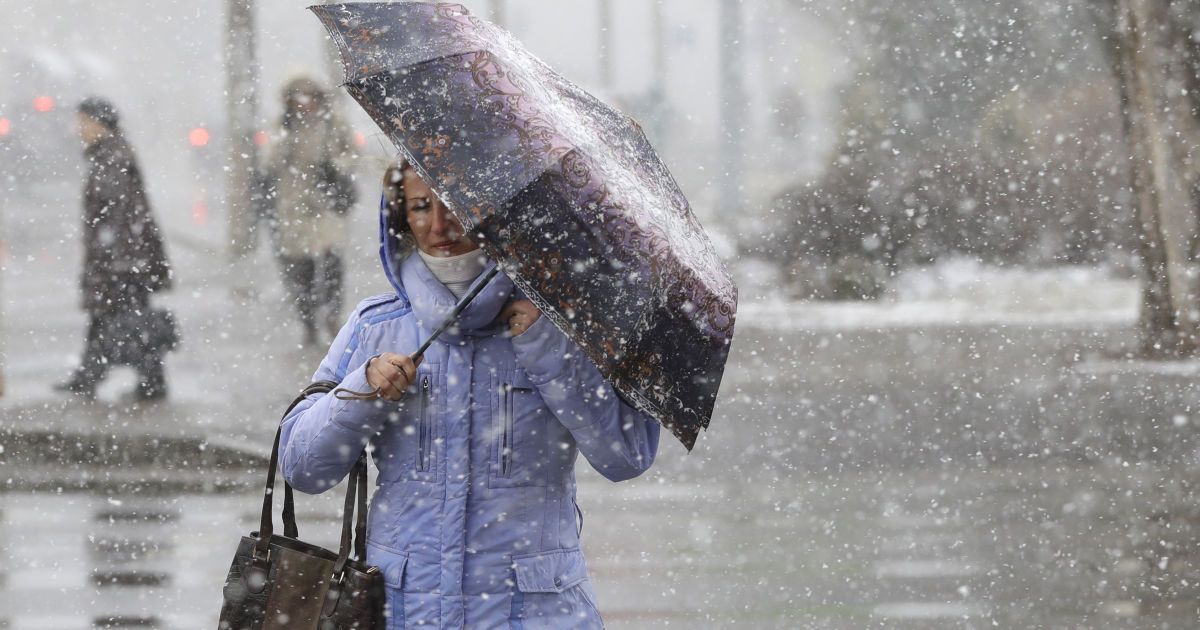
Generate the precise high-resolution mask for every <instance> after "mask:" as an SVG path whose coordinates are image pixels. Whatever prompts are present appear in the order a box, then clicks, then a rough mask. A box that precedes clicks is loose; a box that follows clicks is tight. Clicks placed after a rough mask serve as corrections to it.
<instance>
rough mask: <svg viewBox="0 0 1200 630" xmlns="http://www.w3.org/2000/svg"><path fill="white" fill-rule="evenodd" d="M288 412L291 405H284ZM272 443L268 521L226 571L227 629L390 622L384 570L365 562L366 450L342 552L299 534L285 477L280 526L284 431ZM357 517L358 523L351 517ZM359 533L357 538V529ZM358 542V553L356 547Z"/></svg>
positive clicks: (370, 627) (350, 495)
mask: <svg viewBox="0 0 1200 630" xmlns="http://www.w3.org/2000/svg"><path fill="white" fill-rule="evenodd" d="M334 387H337V384H336V383H333V382H330V381H321V382H318V383H313V384H312V385H309V386H308V387H307V388H306V389H305V390H304V392H303V393H301V394H300V396H299V397H298V398H297V399H296V400H295V401H293V402H292V404H291V405H290V406H289V407H288V412H290V411H291V410H292V408H293V407H295V406H296V405H297V404H298V403H299V402H300V401H301V400H304V398H305V397H307V396H309V395H310V394H314V393H320V392H329V391H330V390H332V389H333V388H334ZM284 417H287V412H285V413H284ZM281 431H282V425H281V428H280V429H277V430H276V431H275V445H274V447H273V448H272V449H271V463H270V467H269V468H268V469H267V486H266V492H265V495H264V496H263V507H262V523H261V524H260V526H259V530H258V531H257V532H251V533H250V535H249V536H244V537H242V540H241V542H240V543H239V544H238V547H237V553H236V554H235V555H234V558H233V564H232V565H231V566H230V567H229V575H228V576H227V577H226V578H225V589H224V598H225V601H224V604H223V605H222V606H221V622H220V626H219V628H221V630H260V629H276V628H290V629H295V630H348V629H351V628H353V629H355V630H374V629H377V628H379V629H381V628H383V623H384V621H383V619H384V615H383V606H384V604H383V602H384V590H383V574H382V573H380V571H379V568H378V567H371V566H367V565H366V564H365V562H364V561H365V559H366V538H367V536H366V535H367V519H366V515H367V457H366V454H365V453H364V454H362V455H359V458H358V462H357V463H355V465H354V469H353V470H352V471H351V473H350V478H349V479H348V480H347V483H346V503H345V509H344V510H343V513H342V543H341V548H340V549H339V550H338V552H337V553H334V552H332V551H329V550H327V549H322V548H321V547H317V546H316V545H311V544H309V543H306V542H303V541H301V540H299V532H298V530H297V528H296V511H295V504H294V502H293V497H292V488H291V486H290V485H289V484H288V483H287V482H286V481H285V482H284V501H283V535H282V536H281V535H279V534H276V533H274V531H273V523H272V511H273V509H274V505H273V503H274V502H273V500H272V495H273V494H274V490H275V470H276V467H277V466H278V465H279V436H280V433H281ZM352 520H353V521H354V528H353V531H352V530H351V521H352ZM352 534H353V545H352V544H351V535H352ZM352 548H353V557H351V551H352Z"/></svg>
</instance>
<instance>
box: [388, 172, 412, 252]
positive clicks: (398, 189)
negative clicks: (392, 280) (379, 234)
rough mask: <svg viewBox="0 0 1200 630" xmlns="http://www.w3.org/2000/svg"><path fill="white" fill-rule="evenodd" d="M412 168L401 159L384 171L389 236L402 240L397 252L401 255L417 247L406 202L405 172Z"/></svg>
mask: <svg viewBox="0 0 1200 630" xmlns="http://www.w3.org/2000/svg"><path fill="white" fill-rule="evenodd" d="M412 170H413V169H412V165H410V164H409V163H408V162H406V161H403V160H401V161H400V162H399V163H397V164H393V165H392V166H389V167H388V168H387V170H386V171H384V172H383V202H384V211H385V212H387V231H388V236H391V237H394V238H395V239H397V240H398V241H399V242H400V246H399V247H398V248H397V249H396V252H397V253H398V254H399V255H400V256H401V257H403V256H407V255H408V253H409V252H410V251H411V250H412V248H414V247H416V241H415V240H414V239H413V235H412V228H410V227H409V225H408V209H407V208H406V207H405V203H404V174H405V173H406V172H411V171H412Z"/></svg>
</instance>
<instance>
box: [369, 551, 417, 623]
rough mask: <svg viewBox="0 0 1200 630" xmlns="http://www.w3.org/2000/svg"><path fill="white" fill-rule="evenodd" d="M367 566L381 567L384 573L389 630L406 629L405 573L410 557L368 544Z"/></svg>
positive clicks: (385, 614) (385, 609)
mask: <svg viewBox="0 0 1200 630" xmlns="http://www.w3.org/2000/svg"><path fill="white" fill-rule="evenodd" d="M367 564H370V565H374V566H377V567H379V571H380V572H382V573H383V585H384V590H385V591H386V592H387V605H386V606H385V607H384V611H383V614H384V618H385V619H386V620H387V626H386V627H387V628H388V630H403V628H404V573H405V571H406V569H407V567H408V556H407V555H406V554H402V553H398V552H395V551H393V550H391V549H388V548H387V547H384V546H382V545H378V544H375V543H371V542H368V543H367Z"/></svg>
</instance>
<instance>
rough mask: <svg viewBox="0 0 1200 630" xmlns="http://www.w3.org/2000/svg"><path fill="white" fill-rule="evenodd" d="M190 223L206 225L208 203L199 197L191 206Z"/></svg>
mask: <svg viewBox="0 0 1200 630" xmlns="http://www.w3.org/2000/svg"><path fill="white" fill-rule="evenodd" d="M192 223H194V224H196V225H205V224H207V223H208V202H207V201H205V200H204V197H199V198H197V199H196V201H195V202H194V203H193V204H192Z"/></svg>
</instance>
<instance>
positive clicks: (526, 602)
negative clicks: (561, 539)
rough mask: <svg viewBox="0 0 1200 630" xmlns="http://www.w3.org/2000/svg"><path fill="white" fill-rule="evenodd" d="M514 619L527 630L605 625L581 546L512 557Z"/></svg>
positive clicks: (601, 626)
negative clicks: (515, 590) (515, 586)
mask: <svg viewBox="0 0 1200 630" xmlns="http://www.w3.org/2000/svg"><path fill="white" fill-rule="evenodd" d="M513 573H514V578H515V581H516V585H517V592H516V593H515V594H514V598H515V599H514V604H513V607H512V608H513V614H512V616H513V619H512V621H520V622H521V623H522V624H523V627H524V628H526V629H527V630H536V629H546V630H549V629H550V628H603V627H604V624H603V621H602V620H601V618H600V612H599V611H598V610H597V609H596V605H595V599H594V596H593V595H592V589H591V583H590V581H589V580H588V575H587V563H586V562H585V561H584V559H583V552H582V551H580V550H578V549H566V550H560V551H549V552H545V553H539V554H530V555H522V556H513Z"/></svg>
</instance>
